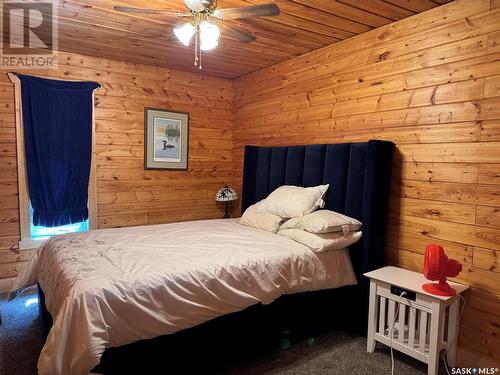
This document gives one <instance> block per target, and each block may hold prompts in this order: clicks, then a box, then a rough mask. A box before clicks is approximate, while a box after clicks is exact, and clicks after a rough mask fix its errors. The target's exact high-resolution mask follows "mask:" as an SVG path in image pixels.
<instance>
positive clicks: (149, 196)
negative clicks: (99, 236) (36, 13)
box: [0, 53, 233, 290]
mask: <svg viewBox="0 0 500 375" xmlns="http://www.w3.org/2000/svg"><path fill="white" fill-rule="evenodd" d="M59 57H60V67H59V69H58V70H54V71H29V72H25V74H32V75H38V76H42V77H47V78H54V79H68V80H93V81H98V82H100V83H101V85H102V88H100V89H98V90H97V91H96V95H95V126H96V145H95V152H96V156H97V157H96V166H97V212H98V226H99V228H110V227H120V226H131V225H144V224H156V223H166V222H173V221H185V220H195V219H208V218H219V217H222V216H223V209H222V208H221V207H219V206H217V205H216V203H215V200H214V198H215V193H216V191H217V190H218V189H219V188H220V187H221V186H223V185H224V184H226V183H232V173H233V166H232V157H233V155H232V148H233V140H232V139H233V133H232V99H233V90H232V82H231V81H230V80H226V79H222V78H214V77H210V76H204V75H198V74H193V73H186V72H182V71H175V70H169V69H164V68H156V67H151V66H144V65H136V64H128V63H124V62H118V61H112V60H107V59H103V58H95V57H89V56H82V55H75V54H66V53H61V54H60V56H59ZM144 107H153V108H164V109H172V110H176V111H185V112H189V115H190V117H189V125H190V133H189V137H190V138H189V171H187V172H185V171H179V172H177V171H153V170H148V171H145V170H144V159H143V157H144ZM0 115H1V117H0V290H5V289H6V288H7V287H8V286H9V284H10V283H11V282H12V278H13V277H15V276H16V275H17V273H18V271H19V269H20V267H22V266H23V264H24V263H25V262H26V261H27V260H29V257H30V256H31V254H32V252H30V251H19V250H18V241H19V211H18V210H19V208H18V196H17V193H18V192H17V169H16V134H15V122H14V91H13V85H12V84H11V83H10V81H9V79H8V77H7V75H6V74H5V73H1V74H0Z"/></svg>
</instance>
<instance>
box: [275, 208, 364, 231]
mask: <svg viewBox="0 0 500 375" xmlns="http://www.w3.org/2000/svg"><path fill="white" fill-rule="evenodd" d="M281 229H302V230H305V231H307V232H311V233H332V232H342V233H344V234H347V233H349V232H356V231H358V230H360V229H361V222H360V221H358V220H356V219H353V218H352V217H349V216H346V215H342V214H340V213H338V212H335V211H330V210H318V211H315V212H311V213H310V214H307V215H304V216H301V217H296V218H293V219H290V220H288V221H287V222H286V223H284V224H283V226H282V227H281Z"/></svg>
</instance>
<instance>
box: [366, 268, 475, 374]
mask: <svg viewBox="0 0 500 375" xmlns="http://www.w3.org/2000/svg"><path fill="white" fill-rule="evenodd" d="M365 276H366V277H368V278H370V308H369V312H368V343H367V351H368V352H370V353H371V352H373V351H374V350H375V343H376V341H378V342H381V343H383V344H385V345H388V346H390V345H391V336H390V334H391V332H390V330H391V327H394V329H393V336H392V348H393V349H396V350H399V351H400V352H403V353H405V354H407V355H410V356H412V357H414V358H417V359H418V360H420V361H422V362H425V363H427V373H428V374H429V375H436V374H437V372H438V368H439V354H440V352H441V351H442V350H443V349H446V351H447V357H446V359H447V362H448V364H449V365H450V366H454V365H455V357H456V351H457V340H456V338H455V336H456V335H457V332H458V318H459V310H460V297H459V295H460V294H461V293H463V292H464V291H465V290H466V289H467V288H468V286H466V285H462V284H458V283H454V282H449V284H450V285H451V287H452V288H454V289H455V290H456V291H457V294H456V295H455V296H452V297H443V296H436V295H433V294H429V293H427V292H425V291H424V290H423V289H422V284H424V283H428V282H430V281H429V280H427V279H426V278H425V277H424V275H422V274H421V273H418V272H413V271H408V270H404V269H401V268H397V267H384V268H380V269H378V270H375V271H371V272H368V273H365ZM403 291H404V292H406V296H405V297H400V295H401V293H402V292H403ZM398 306H399V313H398V314H397V315H398V316H397V319H396V320H395V313H396V312H397V311H398V310H397V309H398Z"/></svg>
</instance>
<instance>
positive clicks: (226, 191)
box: [215, 185, 238, 219]
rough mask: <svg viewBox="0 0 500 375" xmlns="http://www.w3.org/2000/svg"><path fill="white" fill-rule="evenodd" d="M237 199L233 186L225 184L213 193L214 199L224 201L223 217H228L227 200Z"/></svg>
mask: <svg viewBox="0 0 500 375" xmlns="http://www.w3.org/2000/svg"><path fill="white" fill-rule="evenodd" d="M237 199H238V193H237V192H236V190H234V189H233V188H231V187H229V186H227V185H225V186H224V187H223V188H221V189H220V190H219V191H218V192H217V194H215V200H216V201H217V202H224V204H225V209H224V219H227V218H229V202H232V201H235V200H237Z"/></svg>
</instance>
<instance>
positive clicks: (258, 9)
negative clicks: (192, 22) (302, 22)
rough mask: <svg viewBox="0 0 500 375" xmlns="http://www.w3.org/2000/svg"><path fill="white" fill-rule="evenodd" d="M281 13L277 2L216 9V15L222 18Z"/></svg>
mask: <svg viewBox="0 0 500 375" xmlns="http://www.w3.org/2000/svg"><path fill="white" fill-rule="evenodd" d="M279 14H280V8H278V6H277V5H276V4H272V3H271V4H262V5H253V6H248V7H238V8H222V9H216V10H215V11H214V16H215V17H218V18H222V19H237V18H249V17H270V16H277V15H279Z"/></svg>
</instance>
